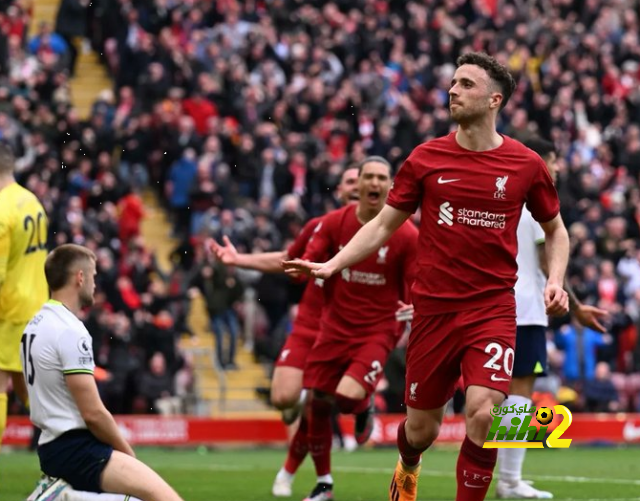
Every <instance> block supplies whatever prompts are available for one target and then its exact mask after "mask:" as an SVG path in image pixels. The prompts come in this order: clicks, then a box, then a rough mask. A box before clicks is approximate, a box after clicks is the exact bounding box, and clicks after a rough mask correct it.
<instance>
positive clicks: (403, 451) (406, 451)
mask: <svg viewBox="0 0 640 501" xmlns="http://www.w3.org/2000/svg"><path fill="white" fill-rule="evenodd" d="M406 423H407V420H406V419H405V420H404V421H402V423H400V426H398V439H397V441H398V450H399V451H400V460H401V461H402V464H403V465H404V466H405V467H406V468H408V469H411V468H415V467H417V466H418V465H419V464H420V460H421V457H422V453H423V452H424V451H426V450H427V449H428V446H427V447H424V448H420V449H416V448H414V447H413V446H411V444H409V440H408V439H407V430H406V426H405V425H406Z"/></svg>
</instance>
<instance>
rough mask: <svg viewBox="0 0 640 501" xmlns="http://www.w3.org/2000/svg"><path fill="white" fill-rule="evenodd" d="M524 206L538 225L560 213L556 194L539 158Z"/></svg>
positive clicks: (546, 170) (547, 172)
mask: <svg viewBox="0 0 640 501" xmlns="http://www.w3.org/2000/svg"><path fill="white" fill-rule="evenodd" d="M526 204H527V209H529V211H530V212H531V215H532V216H533V219H535V220H536V221H538V222H540V223H546V222H547V221H551V220H552V219H553V218H554V217H556V216H557V215H558V213H559V212H560V200H559V199H558V192H557V191H556V188H555V186H554V185H553V180H552V179H551V175H550V174H549V170H548V169H547V166H546V165H545V164H544V162H543V161H542V159H541V158H537V159H536V166H535V173H534V176H533V181H532V183H531V187H530V188H529V191H528V193H527V200H526Z"/></svg>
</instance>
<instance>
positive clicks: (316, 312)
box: [287, 216, 324, 332]
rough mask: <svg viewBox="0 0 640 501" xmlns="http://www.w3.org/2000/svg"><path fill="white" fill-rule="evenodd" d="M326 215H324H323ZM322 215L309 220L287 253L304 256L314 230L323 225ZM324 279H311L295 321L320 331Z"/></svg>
mask: <svg viewBox="0 0 640 501" xmlns="http://www.w3.org/2000/svg"><path fill="white" fill-rule="evenodd" d="M322 217H324V216H322ZM322 217H316V218H313V219H310V220H309V221H307V223H306V224H305V225H304V227H303V228H302V230H301V231H300V233H299V234H298V236H297V237H296V239H295V241H294V242H293V243H292V244H291V245H290V246H289V248H288V249H287V255H288V256H289V257H290V258H291V259H296V258H300V259H301V258H302V256H304V251H305V249H306V248H307V244H308V243H309V240H310V239H311V237H313V235H314V232H316V231H318V229H320V227H321V225H322V222H321V221H322ZM323 282H324V281H323V280H322V279H320V278H316V279H309V280H308V281H307V286H306V287H305V289H304V292H303V293H302V298H301V299H300V303H299V304H298V314H297V315H296V318H295V323H296V324H299V325H302V326H303V327H306V328H307V329H311V330H314V331H316V332H319V331H320V317H321V316H322V308H323V307H324V293H323V291H322V286H323Z"/></svg>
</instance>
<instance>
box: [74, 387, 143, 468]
mask: <svg viewBox="0 0 640 501" xmlns="http://www.w3.org/2000/svg"><path fill="white" fill-rule="evenodd" d="M64 379H65V382H66V383H67V387H68V388H69V391H70V392H71V395H72V396H73V400H74V401H75V403H76V405H77V406H78V410H79V411H80V415H81V416H82V419H83V420H84V422H85V424H86V425H87V428H89V431H90V432H91V433H93V434H94V435H95V437H96V438H97V439H98V440H100V441H101V442H104V443H105V444H109V445H110V446H111V447H113V448H114V449H115V450H117V451H120V452H123V453H125V454H128V455H129V456H133V457H135V453H134V452H133V449H132V448H131V446H130V445H129V444H128V443H127V441H126V440H125V439H124V437H123V436H122V434H121V433H120V430H119V429H118V425H117V424H116V421H115V419H113V416H112V415H111V413H110V412H109V411H108V410H107V408H106V407H105V406H104V404H103V403H102V400H101V399H100V394H99V393H98V387H97V386H96V380H95V378H94V377H93V374H66V375H65V376H64Z"/></svg>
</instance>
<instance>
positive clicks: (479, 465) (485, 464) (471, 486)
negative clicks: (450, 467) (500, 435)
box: [456, 437, 498, 501]
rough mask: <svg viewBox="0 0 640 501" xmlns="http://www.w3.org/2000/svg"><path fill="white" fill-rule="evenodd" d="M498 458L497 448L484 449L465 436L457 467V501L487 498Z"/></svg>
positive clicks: (479, 500) (478, 500)
mask: <svg viewBox="0 0 640 501" xmlns="http://www.w3.org/2000/svg"><path fill="white" fill-rule="evenodd" d="M497 459H498V450H497V449H483V448H482V447H481V446H479V445H476V444H474V443H473V442H472V441H471V440H469V437H465V438H464V442H462V447H461V448H460V455H459V456H458V465H457V468H456V478H457V481H458V491H457V494H456V501H482V500H483V499H484V498H485V496H486V495H487V491H488V490H489V485H491V479H492V478H493V469H494V467H495V466H496V461H497Z"/></svg>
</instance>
